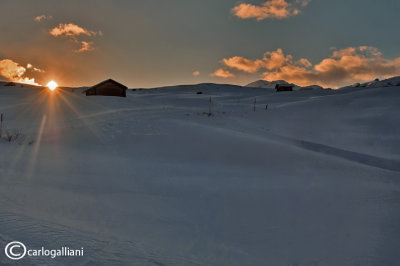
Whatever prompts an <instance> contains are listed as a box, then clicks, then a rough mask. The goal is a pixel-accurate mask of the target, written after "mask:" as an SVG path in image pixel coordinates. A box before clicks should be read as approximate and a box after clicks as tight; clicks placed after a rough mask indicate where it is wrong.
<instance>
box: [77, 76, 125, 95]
mask: <svg viewBox="0 0 400 266" xmlns="http://www.w3.org/2000/svg"><path fill="white" fill-rule="evenodd" d="M107 82H111V83H114V84H115V85H116V86H118V87H120V88H123V89H124V90H127V89H128V87H127V86H125V85H123V84H121V83H119V82H117V81H115V80H113V79H107V80H104V81H102V82H100V83H98V84H96V85H94V86H92V87H90V88H88V89H86V90H84V91H83V92H86V91H88V90H92V89H95V88H98V87H100V86H102V85H103V84H105V83H107Z"/></svg>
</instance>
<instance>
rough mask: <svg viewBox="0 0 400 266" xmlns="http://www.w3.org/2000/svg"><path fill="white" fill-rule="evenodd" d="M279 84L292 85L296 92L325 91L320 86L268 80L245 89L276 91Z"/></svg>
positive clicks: (254, 83)
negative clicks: (303, 85) (302, 85)
mask: <svg viewBox="0 0 400 266" xmlns="http://www.w3.org/2000/svg"><path fill="white" fill-rule="evenodd" d="M278 84H279V85H292V86H293V89H294V90H322V89H324V88H323V87H321V86H319V85H311V86H305V87H301V86H298V85H296V84H294V83H289V82H287V81H285V80H274V81H267V80H262V79H261V80H257V81H254V82H252V83H249V84H247V85H246V86H245V87H251V88H265V89H275V86H276V85H278Z"/></svg>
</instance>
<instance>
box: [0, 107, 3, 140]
mask: <svg viewBox="0 0 400 266" xmlns="http://www.w3.org/2000/svg"><path fill="white" fill-rule="evenodd" d="M2 133H3V113H1V115H0V139H1V138H2V137H3V135H2Z"/></svg>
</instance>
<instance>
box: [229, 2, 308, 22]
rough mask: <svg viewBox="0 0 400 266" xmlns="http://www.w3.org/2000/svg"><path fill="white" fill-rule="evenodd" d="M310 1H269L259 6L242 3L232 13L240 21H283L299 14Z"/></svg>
mask: <svg viewBox="0 0 400 266" xmlns="http://www.w3.org/2000/svg"><path fill="white" fill-rule="evenodd" d="M310 1H311V0H295V1H292V2H287V1H286V0H270V1H267V2H264V3H262V4H261V5H253V4H247V3H242V4H239V5H237V6H235V7H234V8H232V10H231V11H232V13H233V14H234V15H235V16H237V17H238V18H241V19H252V18H254V19H256V20H257V21H261V20H264V19H267V18H270V19H284V18H288V17H291V16H296V15H298V14H300V13H301V10H300V8H304V7H306V6H307V5H308V4H309V2H310Z"/></svg>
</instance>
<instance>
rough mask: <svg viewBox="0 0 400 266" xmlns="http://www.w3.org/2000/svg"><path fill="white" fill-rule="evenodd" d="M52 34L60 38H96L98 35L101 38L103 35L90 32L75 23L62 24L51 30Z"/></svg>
mask: <svg viewBox="0 0 400 266" xmlns="http://www.w3.org/2000/svg"><path fill="white" fill-rule="evenodd" d="M50 34H51V35H53V36H54V37H59V36H67V37H74V36H79V35H87V36H95V35H97V34H98V35H100V36H102V35H103V33H102V32H101V31H99V32H95V31H90V30H87V29H85V28H82V27H80V26H78V25H76V24H73V23H68V24H62V23H61V24H59V25H58V26H57V27H54V28H53V29H51V30H50Z"/></svg>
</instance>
